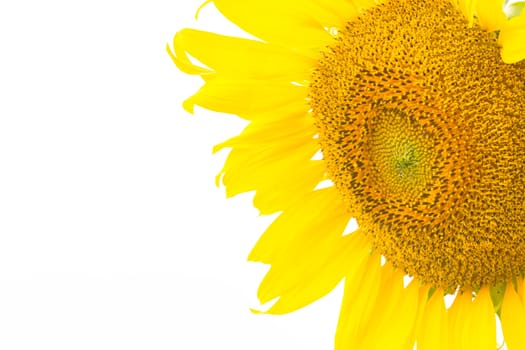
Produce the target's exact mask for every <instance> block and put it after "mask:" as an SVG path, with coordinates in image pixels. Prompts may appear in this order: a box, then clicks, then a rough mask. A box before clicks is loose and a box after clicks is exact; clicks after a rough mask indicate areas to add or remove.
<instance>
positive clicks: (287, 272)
mask: <svg viewBox="0 0 525 350" xmlns="http://www.w3.org/2000/svg"><path fill="white" fill-rule="evenodd" d="M362 249H363V248H362V247H361V246H360V245H359V242H358V238H357V237H356V235H355V232H354V233H353V234H351V235H348V236H344V237H339V238H338V239H336V240H324V241H322V242H320V244H318V245H317V247H316V249H315V251H311V250H308V251H306V252H304V253H303V254H300V255H296V256H294V257H290V259H289V260H293V261H288V262H287V263H286V264H284V263H282V264H276V265H275V266H273V265H272V269H271V270H270V272H269V273H268V275H267V276H266V278H265V279H264V281H263V282H262V283H261V288H260V289H259V296H260V297H261V298H262V299H264V300H271V299H273V297H276V296H278V297H279V299H278V300H277V302H276V303H275V304H274V305H273V306H272V307H271V308H270V309H269V310H268V311H267V313H270V314H283V313H288V312H292V311H295V310H297V309H299V308H301V307H303V306H306V305H308V304H310V303H312V302H314V301H315V300H317V299H319V298H321V297H323V296H324V295H326V294H327V293H329V292H330V291H331V290H332V289H333V288H334V287H335V286H336V285H337V284H338V283H339V282H340V281H341V279H342V278H343V277H344V274H345V273H346V272H347V271H348V270H349V269H351V267H352V266H351V265H353V264H357V263H359V261H356V259H355V256H356V255H359V253H361V252H360V250H362Z"/></svg>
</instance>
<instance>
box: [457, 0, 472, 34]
mask: <svg viewBox="0 0 525 350" xmlns="http://www.w3.org/2000/svg"><path fill="white" fill-rule="evenodd" d="M451 1H452V3H453V4H455V5H456V7H457V8H458V9H459V10H460V11H461V12H462V13H463V14H464V15H465V17H466V18H467V20H468V22H469V26H471V27H472V24H473V23H474V11H475V9H476V2H477V0H451Z"/></svg>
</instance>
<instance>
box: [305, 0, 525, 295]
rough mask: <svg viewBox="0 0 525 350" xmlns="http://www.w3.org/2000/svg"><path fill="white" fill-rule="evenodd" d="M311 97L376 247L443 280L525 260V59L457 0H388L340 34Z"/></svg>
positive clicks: (490, 279)
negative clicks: (505, 58) (454, 0)
mask: <svg viewBox="0 0 525 350" xmlns="http://www.w3.org/2000/svg"><path fill="white" fill-rule="evenodd" d="M310 104H311V108H312V110H313V114H314V116H315V119H316V125H317V127H318V130H319V135H320V137H319V140H320V143H321V147H322V151H323V157H324V158H325V160H326V164H327V168H328V171H329V173H330V176H331V178H332V179H333V181H334V183H335V185H336V187H337V188H338V189H339V191H340V192H341V194H342V197H343V198H344V199H345V202H346V203H347V205H348V207H349V210H351V211H352V213H355V216H356V219H357V221H358V223H359V225H360V226H361V227H363V228H366V230H365V231H366V232H368V235H369V236H370V239H371V241H372V243H373V246H374V249H377V250H378V251H379V252H381V254H383V255H384V256H385V257H386V258H387V259H388V260H390V261H391V262H392V263H393V264H394V266H396V267H399V268H402V269H403V270H404V271H405V272H406V273H407V274H410V275H413V276H415V277H417V278H419V279H420V280H422V281H423V282H427V283H431V284H432V285H434V286H436V287H438V286H439V287H443V288H455V287H457V286H462V287H469V288H477V287H479V286H481V285H485V284H488V285H496V284H497V283H500V282H503V281H506V280H508V279H509V278H512V277H514V276H517V275H519V274H522V273H523V272H524V270H525V62H524V61H522V62H519V63H516V64H513V65H506V64H504V63H503V62H502V61H501V59H500V55H499V48H498V46H497V43H496V37H495V34H494V33H488V32H486V31H484V30H482V29H481V28H480V27H479V26H477V24H476V23H474V25H473V26H472V27H469V25H468V21H467V20H466V19H465V17H464V16H463V15H462V14H461V13H460V12H459V11H458V10H457V9H456V8H455V7H454V6H452V5H451V3H450V2H449V1H447V0H423V1H421V0H419V1H415V0H391V1H386V2H385V3H384V4H382V5H378V6H376V7H374V8H372V9H370V10H369V11H367V12H365V13H363V14H362V15H361V16H360V17H359V18H357V19H356V20H354V21H352V22H350V23H348V24H347V26H346V27H345V28H343V29H342V30H340V32H339V33H338V35H337V37H336V39H335V41H334V44H333V45H331V46H330V47H328V48H327V49H326V50H325V51H324V52H323V56H322V58H321V59H320V60H319V62H318V66H317V68H316V70H315V72H314V74H313V77H312V81H311V87H310Z"/></svg>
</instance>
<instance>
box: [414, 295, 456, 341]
mask: <svg viewBox="0 0 525 350" xmlns="http://www.w3.org/2000/svg"><path fill="white" fill-rule="evenodd" d="M448 346H449V345H448V317H447V309H446V308H445V302H444V299H443V291H442V290H436V291H435V292H434V294H432V297H431V298H430V300H429V301H428V302H427V304H426V306H425V310H424V312H423V317H422V319H421V325H420V328H419V332H418V336H417V349H418V350H448Z"/></svg>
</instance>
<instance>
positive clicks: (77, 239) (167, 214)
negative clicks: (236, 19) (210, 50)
mask: <svg viewBox="0 0 525 350" xmlns="http://www.w3.org/2000/svg"><path fill="white" fill-rule="evenodd" d="M199 5H200V2H199V1H184V2H183V1H176V0H171V1H161V0H152V1H147V2H146V1H133V0H130V1H101V0H93V1H89V2H79V1H56V0H50V1H3V2H1V4H0V349H3V350H11V349H55V350H58V349H68V350H71V349H180V350H194V349H199V350H200V349H250V350H257V349H261V350H262V349H277V350H279V349H282V350H285V349H286V350H293V349H303V350H308V349H316V350H319V349H330V348H331V347H332V339H333V333H334V329H335V325H336V321H337V314H338V306H339V301H340V297H341V288H340V287H339V288H338V289H337V290H336V291H335V292H334V293H333V294H332V295H330V296H329V297H328V298H325V299H323V300H321V301H319V302H318V303H316V304H314V305H313V306H310V307H309V308H306V309H303V310H301V311H299V312H296V313H294V314H292V315H289V316H280V317H272V316H257V315H253V314H252V313H251V312H250V311H249V308H250V307H255V308H257V307H258V306H259V305H258V303H257V300H256V298H255V293H256V289H257V286H258V283H259V280H260V279H261V278H262V277H263V276H264V273H265V271H266V267H264V266H262V265H258V264H252V263H247V262H246V256H247V254H248V252H249V250H250V248H251V246H252V245H253V244H254V243H255V241H256V240H257V237H258V236H259V235H260V234H261V233H262V231H263V230H264V227H265V226H266V225H267V224H268V222H269V218H259V217H258V213H257V212H256V211H255V210H254V209H253V208H252V207H251V197H252V195H250V194H249V195H243V196H239V197H238V198H235V199H230V200H226V199H225V196H224V189H217V188H216V187H215V185H214V180H215V179H214V176H215V174H216V173H217V172H218V171H219V170H220V168H221V163H222V161H223V160H224V157H225V154H224V153H222V154H219V155H216V156H212V155H211V147H212V146H213V145H214V144H215V143H218V142H220V141H222V140H223V139H225V138H227V137H229V136H231V135H234V134H235V133H237V132H238V131H239V130H240V129H241V127H242V123H240V122H239V121H237V120H236V119H235V118H233V117H228V116H223V115H217V114H212V113H207V112H205V111H202V110H197V113H196V116H191V115H189V114H187V113H186V112H184V111H183V110H182V108H181V103H182V101H183V99H184V98H185V97H188V96H189V95H190V94H191V93H192V91H194V90H196V89H197V88H198V86H199V85H200V80H199V79H198V78H195V77H187V76H185V75H183V74H182V73H180V72H178V71H177V69H176V68H175V66H174V65H173V63H172V62H171V60H170V58H169V56H168V55H167V53H166V50H165V46H166V44H167V43H168V42H169V43H171V40H172V38H173V35H174V34H175V32H176V31H177V30H180V29H182V28H184V27H187V26H190V27H201V28H208V29H213V30H215V29H218V30H219V31H222V32H228V31H231V30H232V28H233V26H232V25H228V24H227V23H226V22H224V20H221V19H220V18H219V17H218V16H217V15H216V14H215V13H214V8H213V6H210V7H209V8H206V9H205V10H204V11H203V12H202V13H201V18H200V20H199V22H195V20H194V18H193V15H194V13H195V10H196V9H197V7H198V6H199Z"/></svg>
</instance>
